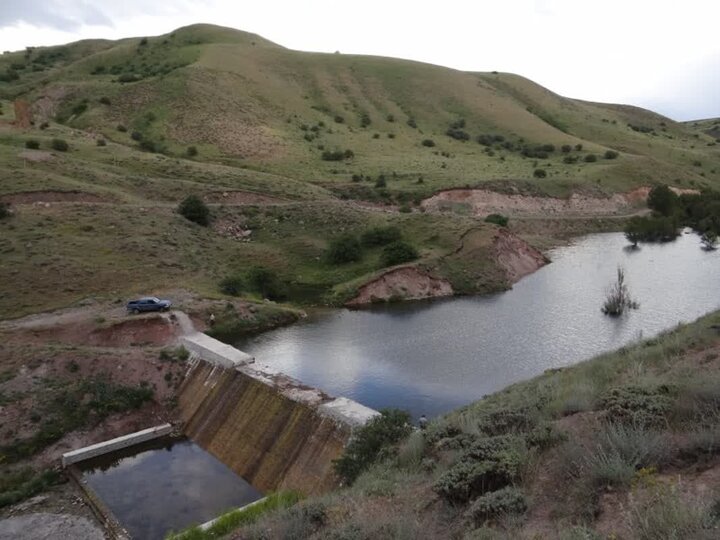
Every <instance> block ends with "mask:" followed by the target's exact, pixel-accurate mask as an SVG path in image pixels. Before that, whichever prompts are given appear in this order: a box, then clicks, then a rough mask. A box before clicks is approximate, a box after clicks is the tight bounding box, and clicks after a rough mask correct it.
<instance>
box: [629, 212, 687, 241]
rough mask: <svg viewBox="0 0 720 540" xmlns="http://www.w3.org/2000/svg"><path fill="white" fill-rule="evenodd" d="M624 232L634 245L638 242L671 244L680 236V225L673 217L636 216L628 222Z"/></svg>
mask: <svg viewBox="0 0 720 540" xmlns="http://www.w3.org/2000/svg"><path fill="white" fill-rule="evenodd" d="M624 231H625V237H626V238H627V239H628V241H630V242H631V243H632V244H633V245H637V243H638V242H669V241H671V240H674V239H675V238H677V236H678V223H677V221H676V220H675V219H674V218H673V217H650V216H635V217H633V218H631V219H630V220H629V221H628V222H627V224H626V225H625V229H624Z"/></svg>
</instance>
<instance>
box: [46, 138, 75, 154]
mask: <svg viewBox="0 0 720 540" xmlns="http://www.w3.org/2000/svg"><path fill="white" fill-rule="evenodd" d="M50 146H51V147H52V149H53V150H57V151H58V152H67V151H68V150H69V149H70V146H69V145H68V143H67V142H66V141H65V140H63V139H53V140H52V143H50Z"/></svg>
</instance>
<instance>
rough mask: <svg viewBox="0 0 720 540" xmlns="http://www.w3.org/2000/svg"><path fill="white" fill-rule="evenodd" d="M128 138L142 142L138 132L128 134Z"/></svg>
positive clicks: (141, 136)
mask: <svg viewBox="0 0 720 540" xmlns="http://www.w3.org/2000/svg"><path fill="white" fill-rule="evenodd" d="M130 138H131V139H132V140H133V141H142V139H143V134H142V133H140V132H139V131H133V132H132V133H131V134H130Z"/></svg>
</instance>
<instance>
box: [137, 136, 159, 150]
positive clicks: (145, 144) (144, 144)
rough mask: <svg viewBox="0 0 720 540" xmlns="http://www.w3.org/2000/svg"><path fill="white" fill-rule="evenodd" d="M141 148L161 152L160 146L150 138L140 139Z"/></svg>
mask: <svg viewBox="0 0 720 540" xmlns="http://www.w3.org/2000/svg"><path fill="white" fill-rule="evenodd" d="M139 146H140V148H141V149H142V150H145V151H146V152H153V153H154V152H159V151H160V147H159V146H158V145H157V144H156V143H155V142H154V141H151V140H149V139H143V140H142V141H140V145H139Z"/></svg>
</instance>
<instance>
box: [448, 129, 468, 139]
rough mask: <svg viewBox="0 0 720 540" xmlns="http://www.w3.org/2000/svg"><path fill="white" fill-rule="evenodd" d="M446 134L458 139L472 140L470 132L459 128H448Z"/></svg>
mask: <svg viewBox="0 0 720 540" xmlns="http://www.w3.org/2000/svg"><path fill="white" fill-rule="evenodd" d="M445 135H447V136H448V137H451V138H453V139H455V140H458V141H469V140H470V134H469V133H467V132H466V131H464V130H462V129H459V128H454V127H451V128H448V130H447V131H446V132H445Z"/></svg>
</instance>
